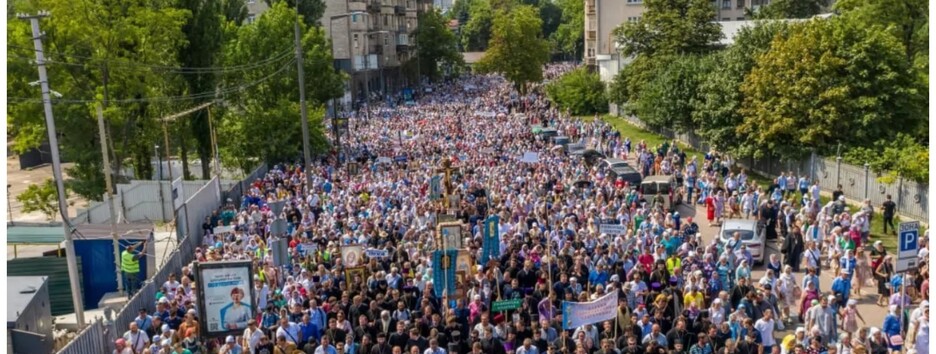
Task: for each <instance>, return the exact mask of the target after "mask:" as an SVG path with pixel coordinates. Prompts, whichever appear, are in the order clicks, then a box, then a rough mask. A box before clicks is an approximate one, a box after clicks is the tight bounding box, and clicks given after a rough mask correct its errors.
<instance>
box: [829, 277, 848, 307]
mask: <svg viewBox="0 0 936 354" xmlns="http://www.w3.org/2000/svg"><path fill="white" fill-rule="evenodd" d="M832 293H834V294H836V295H841V296H842V304H844V303H846V302H848V294H849V293H851V279H849V278H848V273H847V272H845V271H844V270H843V271H842V273H841V274H839V276H838V277H837V278H835V280H833V281H832ZM836 308H837V307H836Z"/></svg>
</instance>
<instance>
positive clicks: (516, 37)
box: [476, 5, 550, 93]
mask: <svg viewBox="0 0 936 354" xmlns="http://www.w3.org/2000/svg"><path fill="white" fill-rule="evenodd" d="M542 31H543V29H542V20H540V18H539V15H538V13H537V10H536V8H534V7H532V6H529V5H519V6H515V7H513V8H511V9H510V10H501V11H499V12H498V13H497V15H496V16H495V17H494V27H493V29H492V37H491V42H490V44H489V45H488V49H487V51H486V53H485V55H484V58H482V59H481V61H480V62H478V63H477V64H476V65H477V68H478V70H479V71H480V72H486V73H500V74H503V75H504V77H505V78H507V80H509V81H510V82H512V83H513V84H514V88H516V89H517V91H520V92H521V93H525V92H526V91H527V87H526V86H527V84H528V83H531V82H539V81H542V80H543V64H545V63H546V62H547V61H548V60H549V53H550V48H549V42H547V41H546V40H545V39H543V33H542Z"/></svg>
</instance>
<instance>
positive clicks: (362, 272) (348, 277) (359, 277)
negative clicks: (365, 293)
mask: <svg viewBox="0 0 936 354" xmlns="http://www.w3.org/2000/svg"><path fill="white" fill-rule="evenodd" d="M366 280H367V268H366V267H355V268H345V284H346V285H347V286H348V288H351V286H353V285H354V284H361V283H364V282H365V281H366Z"/></svg>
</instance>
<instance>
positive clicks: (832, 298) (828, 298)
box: [826, 295, 835, 301]
mask: <svg viewBox="0 0 936 354" xmlns="http://www.w3.org/2000/svg"><path fill="white" fill-rule="evenodd" d="M826 299H827V300H829V301H835V295H829V297H827V298H826Z"/></svg>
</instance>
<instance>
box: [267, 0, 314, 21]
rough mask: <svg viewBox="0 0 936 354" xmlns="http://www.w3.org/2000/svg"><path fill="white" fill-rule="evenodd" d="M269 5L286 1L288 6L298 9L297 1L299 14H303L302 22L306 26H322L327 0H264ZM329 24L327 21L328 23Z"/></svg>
mask: <svg viewBox="0 0 936 354" xmlns="http://www.w3.org/2000/svg"><path fill="white" fill-rule="evenodd" d="M264 1H265V2H266V4H267V6H269V7H273V4H275V3H279V2H282V3H285V5H286V7H288V8H291V9H293V11H296V10H295V9H296V3H297V2H298V3H299V9H298V11H299V15H300V16H302V22H304V23H305V24H306V26H309V27H312V26H321V25H322V24H321V23H320V22H321V19H322V14H324V13H325V1H323V0H264ZM326 24H327V23H326Z"/></svg>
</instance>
